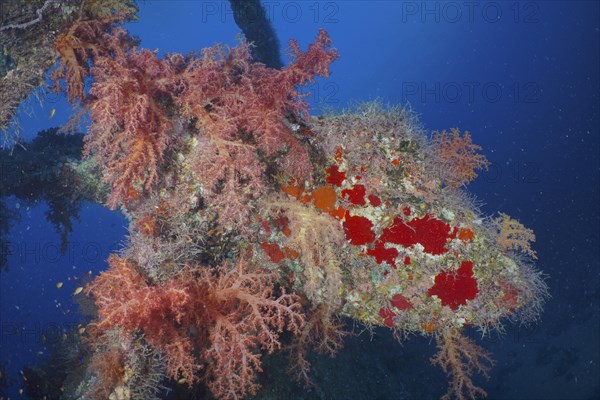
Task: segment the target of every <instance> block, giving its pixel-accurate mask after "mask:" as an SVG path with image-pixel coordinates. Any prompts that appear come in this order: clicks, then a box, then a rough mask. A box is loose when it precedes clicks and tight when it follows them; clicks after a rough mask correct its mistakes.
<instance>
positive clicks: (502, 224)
mask: <svg viewBox="0 0 600 400" xmlns="http://www.w3.org/2000/svg"><path fill="white" fill-rule="evenodd" d="M493 222H494V225H495V226H496V229H497V231H498V245H500V248H501V249H502V250H504V251H510V250H512V251H519V252H521V253H524V254H527V255H528V256H530V257H531V258H533V259H534V260H535V259H537V255H536V253H535V250H533V249H532V248H531V244H532V243H533V242H535V233H533V230H531V229H529V228H526V227H525V226H524V225H523V224H521V223H520V222H519V221H517V220H516V219H512V218H511V217H509V216H508V215H506V214H504V213H500V217H498V218H496V219H494V221H493Z"/></svg>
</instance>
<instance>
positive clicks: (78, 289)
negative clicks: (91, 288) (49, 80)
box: [73, 286, 83, 296]
mask: <svg viewBox="0 0 600 400" xmlns="http://www.w3.org/2000/svg"><path fill="white" fill-rule="evenodd" d="M82 291H83V287H81V286H79V287H78V288H77V289H75V291H74V292H73V296H75V295H78V294H79V293H81V292H82Z"/></svg>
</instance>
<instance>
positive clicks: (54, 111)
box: [48, 108, 56, 119]
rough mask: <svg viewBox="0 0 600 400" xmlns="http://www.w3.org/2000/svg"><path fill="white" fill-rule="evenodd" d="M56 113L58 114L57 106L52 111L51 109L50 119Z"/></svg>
mask: <svg viewBox="0 0 600 400" xmlns="http://www.w3.org/2000/svg"><path fill="white" fill-rule="evenodd" d="M54 114H56V108H53V109H52V111H50V116H49V117H48V119H52V117H54Z"/></svg>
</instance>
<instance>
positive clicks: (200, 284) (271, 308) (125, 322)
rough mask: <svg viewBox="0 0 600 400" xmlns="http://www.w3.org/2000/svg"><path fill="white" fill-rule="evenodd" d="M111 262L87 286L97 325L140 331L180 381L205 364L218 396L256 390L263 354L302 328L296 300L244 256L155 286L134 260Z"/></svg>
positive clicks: (186, 271) (235, 396) (270, 274)
mask: <svg viewBox="0 0 600 400" xmlns="http://www.w3.org/2000/svg"><path fill="white" fill-rule="evenodd" d="M108 261H109V264H110V269H109V270H108V271H106V272H104V273H102V274H101V275H100V276H99V277H98V278H96V279H95V280H94V281H93V282H92V283H91V284H90V285H89V286H88V287H87V288H86V291H87V293H91V294H93V295H94V296H95V298H96V305H97V306H98V307H99V315H100V321H99V322H98V327H99V328H101V329H110V328H114V327H117V326H118V327H120V328H121V329H123V331H124V332H125V334H126V335H132V334H133V333H134V332H136V331H142V332H143V333H144V338H145V340H146V341H147V342H148V343H149V344H151V345H152V346H154V347H156V348H157V349H159V350H161V351H162V352H164V354H165V360H166V364H167V372H168V373H169V375H170V376H171V377H173V378H174V379H178V378H179V377H180V376H181V377H183V378H185V379H186V380H187V382H189V383H190V384H191V383H193V382H194V381H196V380H198V378H197V376H196V372H197V371H198V369H199V368H200V367H201V365H202V363H206V371H205V374H204V376H205V379H206V382H207V385H208V387H209V388H210V390H211V391H212V392H213V394H214V395H215V396H216V397H218V398H227V399H241V398H245V396H246V395H247V394H249V393H255V392H256V390H257V389H258V384H257V383H256V374H257V373H258V372H260V371H261V354H260V350H265V351H267V352H273V351H274V350H276V349H278V348H279V347H280V346H281V343H280V341H279V335H280V333H281V332H282V331H283V330H284V329H287V330H290V331H292V332H299V331H300V329H301V328H302V326H303V324H304V317H303V315H302V313H301V306H300V303H299V302H298V298H297V296H295V295H292V294H286V293H282V294H280V295H276V294H275V288H274V285H275V280H276V278H277V275H276V273H274V272H269V271H265V270H259V269H255V270H252V271H249V270H248V267H249V265H248V263H247V262H246V261H244V259H243V258H240V259H239V261H238V263H237V265H236V266H228V265H224V266H222V267H219V268H217V270H216V271H214V272H213V271H211V270H210V269H208V268H204V267H186V268H185V269H183V270H182V271H181V272H180V273H179V274H178V275H177V276H176V277H175V278H173V279H172V280H170V281H168V282H167V283H166V284H164V285H156V286H154V285H150V284H148V283H147V282H146V280H145V279H144V278H143V277H142V275H141V274H140V273H139V272H138V270H137V268H136V265H135V264H134V263H133V262H132V261H130V260H128V259H125V258H120V257H118V256H116V255H111V256H110V258H109V260H108ZM190 332H195V334H194V336H192V335H191V334H190ZM196 349H197V350H199V355H200V357H199V358H198V357H195V356H194V351H195V350H196Z"/></svg>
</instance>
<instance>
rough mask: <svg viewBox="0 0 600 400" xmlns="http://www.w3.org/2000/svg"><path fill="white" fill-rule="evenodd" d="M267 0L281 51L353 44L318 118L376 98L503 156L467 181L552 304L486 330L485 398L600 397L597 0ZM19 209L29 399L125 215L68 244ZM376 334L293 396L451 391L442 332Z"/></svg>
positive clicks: (220, 37)
mask: <svg viewBox="0 0 600 400" xmlns="http://www.w3.org/2000/svg"><path fill="white" fill-rule="evenodd" d="M263 3H264V5H265V7H266V8H267V10H268V14H269V17H270V20H271V21H272V24H273V26H274V29H275V32H276V33H277V35H278V37H279V40H280V42H281V46H282V48H285V47H286V43H287V41H288V40H289V39H291V38H295V39H297V40H298V42H299V43H300V44H301V46H302V47H303V48H304V47H306V45H307V44H308V43H310V42H311V41H312V40H313V39H314V37H315V36H316V34H317V31H318V29H319V28H321V27H323V28H325V29H326V30H327V31H328V33H329V35H330V36H331V37H332V39H333V42H334V46H335V47H337V48H338V49H339V53H340V59H339V60H338V61H336V62H335V63H334V64H333V65H332V67H331V70H332V76H331V77H330V78H328V79H320V80H318V82H317V84H315V85H313V86H311V87H310V88H308V91H309V94H310V95H309V100H310V102H311V105H312V107H313V112H314V113H319V112H323V110H325V111H327V110H330V109H334V110H335V109H341V108H345V107H351V106H352V105H353V104H357V103H360V102H364V101H369V100H373V99H379V100H381V101H383V102H385V103H390V104H397V103H400V104H409V105H410V107H411V108H412V109H413V110H414V111H415V112H416V113H417V114H418V115H419V116H420V120H421V123H422V124H423V126H424V128H425V129H427V130H430V131H434V130H442V129H449V128H451V127H459V128H460V129H462V130H468V131H470V132H471V133H472V137H473V141H474V142H475V143H477V144H479V145H481V146H482V147H483V153H484V154H485V155H486V156H487V157H488V159H489V160H490V161H491V162H492V165H491V167H490V169H489V170H488V171H487V172H485V173H483V174H482V175H481V176H480V177H479V178H478V179H477V180H476V181H474V182H473V183H472V184H470V185H469V191H470V192H471V193H473V194H474V195H475V196H476V197H477V198H478V199H479V200H480V201H481V202H482V203H483V204H482V207H481V208H482V210H483V211H484V213H486V214H494V213H496V212H497V211H501V212H505V213H507V214H509V215H511V216H513V217H514V218H516V219H519V220H520V221H521V222H522V223H523V224H524V225H526V226H528V227H530V228H532V229H533V230H534V231H535V232H536V236H537V242H536V244H535V249H536V251H537V252H538V256H539V260H538V263H537V266H538V268H539V269H540V270H542V271H543V272H544V273H545V274H547V283H548V285H549V288H550V289H549V291H550V294H551V296H552V297H551V299H549V300H548V302H547V303H546V306H545V309H544V313H543V315H542V318H541V320H540V321H539V323H538V324H536V325H534V326H531V327H523V326H519V325H511V324H507V326H506V328H507V332H506V333H505V334H504V335H503V336H495V335H494V336H492V337H489V338H484V339H483V340H481V342H480V343H481V344H482V345H483V346H484V347H485V348H487V349H488V350H490V351H491V352H492V353H493V357H494V359H495V360H496V366H495V367H494V368H493V370H492V371H491V378H490V380H489V381H487V382H482V385H483V386H484V387H485V389H486V390H487V392H488V396H489V398H490V399H594V398H600V378H599V376H600V366H599V363H600V309H599V307H600V265H599V264H600V254H599V252H600V250H599V249H600V212H599V207H600V206H599V204H600V119H599V118H600V116H599V115H600V99H599V96H600V81H599V71H600V58H599V57H600V51H599V50H600V18H599V17H600V5H599V3H598V2H592V1H568V2H567V1H531V2H529V1H527V2H526V1H523V2H478V1H474V2H437V1H433V2H420V1H416V2H412V1H320V2H312V1H264V2H263ZM126 27H127V29H129V30H130V31H131V32H132V33H133V34H135V35H137V36H139V37H140V39H141V46H143V47H146V48H149V49H158V51H159V52H160V53H161V54H164V53H166V52H186V51H191V50H198V49H200V48H203V47H207V46H210V45H212V44H213V43H216V42H220V43H225V44H227V45H230V46H234V45H235V44H236V43H237V41H236V35H238V34H239V32H240V30H239V28H238V27H237V26H236V24H235V21H234V19H233V15H232V13H231V10H230V8H229V4H228V2H221V1H174V0H173V1H164V0H163V1H158V0H155V1H149V2H143V3H141V4H140V12H139V20H138V21H135V22H133V23H129V24H128V25H127V26H126ZM284 54H285V53H284ZM285 59H287V57H285ZM52 109H55V110H56V113H55V114H54V116H53V118H52V119H49V118H48V115H49V113H50V112H51V110H52ZM32 112H33V116H30V115H28V114H32ZM69 113H70V108H69V106H67V105H66V101H65V99H64V98H61V97H49V98H48V99H47V100H46V102H45V103H44V104H42V105H41V106H40V105H38V104H36V103H35V102H34V101H30V102H29V103H28V104H25V105H24V106H23V107H22V109H21V112H20V114H19V118H20V123H21V125H22V126H23V128H24V136H25V137H26V138H29V139H30V138H33V137H35V135H36V133H37V132H38V131H39V130H42V129H46V128H49V127H52V126H56V125H58V124H60V123H62V122H64V121H65V120H66V117H67V115H68V114H69ZM7 205H8V206H9V208H11V209H12V210H14V211H15V212H16V213H17V214H18V215H19V218H18V219H17V220H16V221H14V222H13V224H12V228H11V230H10V233H9V236H8V240H9V242H10V243H11V246H12V249H13V251H12V254H11V255H10V256H9V260H8V265H9V268H8V270H6V271H2V273H0V280H1V281H0V312H1V314H0V315H1V320H2V332H1V333H2V335H1V340H2V341H1V343H0V345H1V350H0V351H1V354H0V360H1V361H2V363H3V364H4V365H5V367H6V373H7V376H8V379H9V381H11V382H12V383H13V384H14V385H13V386H12V387H11V388H10V389H9V392H8V394H9V395H10V397H11V398H18V394H17V391H18V388H19V386H20V382H21V377H20V374H19V371H20V370H22V369H23V368H24V367H25V366H26V365H29V366H31V365H33V364H35V363H36V362H38V361H40V359H43V358H44V357H46V356H47V353H46V351H45V347H46V343H45V342H44V341H52V340H61V339H60V338H61V337H62V333H63V332H64V331H65V330H68V329H73V327H76V326H77V324H78V323H79V322H80V321H81V320H80V317H78V316H77V314H76V307H75V306H74V305H73V304H72V302H73V296H72V292H73V291H74V290H75V289H76V288H77V287H79V286H81V284H80V282H81V280H82V279H84V277H85V276H86V275H88V271H92V273H93V274H97V273H98V272H99V271H101V270H103V269H105V268H106V263H105V262H104V260H105V259H106V257H107V256H108V254H109V253H111V252H113V251H114V250H116V249H119V248H120V246H122V245H120V243H122V241H123V240H124V236H125V234H126V231H127V227H126V224H127V222H126V220H125V219H124V218H123V217H122V216H121V215H119V214H118V213H117V212H111V211H108V210H106V209H104V208H102V207H100V206H98V205H94V204H87V205H86V206H85V207H84V208H83V209H82V210H81V213H80V221H79V222H75V223H74V226H73V231H72V233H71V235H70V236H69V242H70V243H69V247H68V252H67V254H66V255H60V254H59V252H58V248H59V246H60V238H59V235H58V234H57V233H56V232H55V231H54V228H53V227H52V225H51V224H49V223H48V222H47V221H46V219H45V217H44V213H45V212H46V211H47V205H46V204H26V203H23V202H21V201H19V200H17V199H14V198H11V199H8V201H7ZM58 282H63V286H62V288H60V289H58V288H57V287H56V284H57V283H58ZM15 329H16V330H18V331H19V332H20V333H19V334H18V335H15V334H14V332H15ZM376 333H377V334H376V336H375V337H374V338H371V337H370V336H368V335H366V336H365V335H362V336H360V337H358V338H352V339H351V340H349V343H348V344H347V346H346V348H345V350H343V351H342V353H341V354H340V355H339V356H338V357H337V358H335V359H333V360H325V361H323V362H322V363H317V364H316V370H317V372H316V373H315V374H316V375H317V374H319V373H321V375H320V378H317V379H316V381H317V382H318V383H319V385H320V387H321V389H320V391H314V392H309V393H307V394H304V395H302V397H301V396H300V395H298V397H297V398H306V399H309V398H330V399H350V398H352V399H355V400H356V399H404V398H407V399H408V398H417V399H420V398H435V397H439V396H441V395H442V394H443V393H444V390H445V385H446V378H445V376H444V375H443V374H442V373H441V371H438V370H437V369H436V368H435V367H432V366H429V362H428V359H429V357H430V356H431V355H433V353H434V350H435V348H434V347H435V346H434V343H429V342H428V341H427V340H425V339H422V338H416V337H415V338H411V339H409V340H408V341H406V342H405V343H404V345H403V346H401V345H399V344H398V343H396V342H395V341H394V340H393V339H392V338H391V337H390V335H389V333H388V332H386V331H385V330H380V331H377V332H376ZM43 338H44V339H43ZM277 365H278V364H277V362H276V361H273V364H268V365H266V367H265V370H266V371H265V372H266V376H265V377H264V378H263V380H264V381H263V384H265V386H266V383H265V382H268V381H269V380H270V379H273V380H275V379H284V378H281V377H278V378H275V377H273V378H270V376H271V375H269V374H270V373H273V376H274V375H275V371H274V368H275V367H276V366H277ZM348 365H352V367H351V368H350V367H348ZM263 395H264V394H263ZM264 396H265V398H266V395H264ZM431 396H433V397H431Z"/></svg>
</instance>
